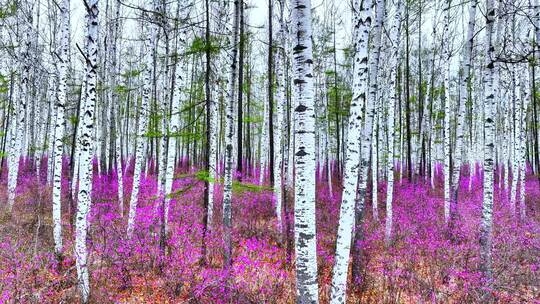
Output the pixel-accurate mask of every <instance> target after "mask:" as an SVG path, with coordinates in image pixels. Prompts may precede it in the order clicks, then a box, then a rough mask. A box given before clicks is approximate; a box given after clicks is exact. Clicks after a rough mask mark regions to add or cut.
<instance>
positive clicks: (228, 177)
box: [223, 0, 240, 267]
mask: <svg viewBox="0 0 540 304" xmlns="http://www.w3.org/2000/svg"><path fill="white" fill-rule="evenodd" d="M239 15H240V4H239V3H238V0H235V1H234V19H233V32H232V35H233V37H232V44H231V45H230V47H231V50H230V53H229V56H230V58H229V60H230V64H231V71H230V75H229V80H228V87H227V104H226V108H225V116H226V121H225V123H226V124H225V170H224V181H223V227H224V228H223V229H224V233H223V238H224V243H225V250H224V261H225V267H230V265H231V258H232V256H231V255H232V248H231V246H232V244H231V232H232V231H231V230H232V182H233V175H232V174H233V139H234V133H235V132H234V131H235V123H234V115H233V113H234V104H235V98H236V94H235V92H236V90H235V88H236V78H237V77H236V71H237V66H236V64H237V62H236V61H237V59H236V57H237V53H238V38H239V37H238V28H239Z"/></svg>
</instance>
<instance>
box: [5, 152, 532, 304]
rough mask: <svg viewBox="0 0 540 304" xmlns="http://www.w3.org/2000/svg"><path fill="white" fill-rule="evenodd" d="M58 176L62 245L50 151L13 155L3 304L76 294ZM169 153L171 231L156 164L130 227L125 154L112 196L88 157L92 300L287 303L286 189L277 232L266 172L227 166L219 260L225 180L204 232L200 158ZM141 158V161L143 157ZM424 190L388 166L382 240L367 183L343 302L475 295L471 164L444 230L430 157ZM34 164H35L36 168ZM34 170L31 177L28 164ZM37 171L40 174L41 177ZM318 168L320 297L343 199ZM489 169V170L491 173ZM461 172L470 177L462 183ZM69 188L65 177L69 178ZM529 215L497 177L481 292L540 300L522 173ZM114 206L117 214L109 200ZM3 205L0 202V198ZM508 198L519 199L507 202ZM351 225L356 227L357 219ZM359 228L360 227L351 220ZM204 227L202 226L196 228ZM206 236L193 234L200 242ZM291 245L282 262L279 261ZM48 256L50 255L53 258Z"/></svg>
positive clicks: (381, 195) (325, 290) (65, 196)
mask: <svg viewBox="0 0 540 304" xmlns="http://www.w3.org/2000/svg"><path fill="white" fill-rule="evenodd" d="M63 163H64V168H63V179H62V204H63V207H62V208H63V240H64V252H65V254H64V257H63V259H62V260H61V261H58V260H57V259H56V258H55V256H54V254H53V253H52V252H53V241H52V206H51V205H52V204H51V197H52V191H51V186H50V184H49V183H47V168H46V166H47V161H46V159H43V160H42V161H41V163H40V167H39V168H37V167H36V166H35V165H34V164H35V162H33V161H32V160H30V159H24V160H21V174H20V176H19V180H18V187H17V198H16V203H15V207H14V210H13V213H12V214H11V215H9V214H8V213H7V212H6V211H5V210H2V215H1V216H0V303H37V302H42V303H59V302H64V303H66V302H67V303H73V302H76V301H77V299H78V292H77V278H76V271H75V267H74V265H75V260H74V259H75V257H74V255H73V237H74V236H73V233H74V227H72V226H71V221H70V218H71V217H72V216H73V214H74V213H75V212H76V198H72V197H71V184H70V182H69V179H68V178H67V177H68V176H69V174H70V168H69V159H65V160H64V162H63ZM187 163H188V162H187V159H180V160H179V164H178V166H177V172H176V173H175V175H176V177H177V178H176V179H175V180H174V183H173V192H174V193H175V194H174V195H172V197H171V201H170V214H169V224H170V229H169V231H168V237H167V240H166V243H165V244H163V243H162V241H163V240H162V239H161V233H160V232H161V214H162V210H163V209H162V208H163V204H162V203H163V201H162V197H161V196H160V195H159V193H157V189H158V184H157V172H156V165H155V162H151V163H150V165H149V166H148V171H147V172H145V173H144V174H143V175H142V178H141V183H140V185H139V186H140V194H139V197H138V207H137V217H136V226H135V233H134V236H133V238H132V239H127V237H126V228H127V227H126V226H127V212H128V209H129V200H130V193H131V190H132V188H133V185H132V183H133V160H129V161H127V162H126V163H125V164H124V175H123V178H124V179H123V186H124V202H119V201H118V177H117V174H116V172H115V171H114V170H113V172H98V164H97V161H95V163H94V179H93V189H92V210H91V213H90V215H89V223H90V224H89V229H90V230H89V235H88V239H87V244H88V248H89V268H90V271H91V272H90V274H91V280H90V282H91V289H92V301H94V302H95V303H189V302H193V303H293V302H294V301H295V297H296V295H295V271H294V269H295V268H294V239H293V238H294V233H293V232H294V231H293V227H294V203H293V193H292V192H293V191H292V189H286V196H285V202H284V212H283V218H284V219H286V220H284V222H283V225H284V227H283V230H282V231H278V230H277V220H276V216H275V198H274V197H273V194H272V192H271V188H270V187H269V186H268V178H266V179H265V183H264V185H262V186H258V183H259V175H258V170H259V169H258V168H254V170H253V171H255V172H254V173H253V174H245V173H244V174H243V175H242V176H240V175H237V176H236V177H237V178H240V177H241V179H242V185H244V186H243V187H237V188H235V191H234V194H233V202H232V204H233V235H232V240H233V261H232V267H231V268H230V269H227V268H223V259H222V254H223V240H222V233H223V230H222V225H221V221H222V206H221V200H222V197H223V191H222V188H221V185H220V184H219V183H216V184H215V188H214V189H215V191H214V206H215V208H214V217H213V221H212V223H211V229H210V230H208V231H206V232H205V231H204V221H203V219H204V215H205V214H206V213H205V207H204V202H203V194H204V182H203V181H201V180H200V179H198V178H197V175H196V173H197V172H198V170H197V168H195V167H193V166H190V165H187ZM145 169H146V168H145ZM436 169H437V170H436V172H439V173H438V174H437V175H436V177H435V180H434V182H435V188H434V189H432V188H431V186H430V181H429V179H428V178H426V180H422V179H419V180H417V181H416V183H415V184H411V183H408V182H407V181H406V180H405V179H404V180H403V183H400V182H399V175H398V174H396V177H398V178H397V179H396V184H395V190H394V191H395V192H394V226H393V233H394V234H393V238H392V243H391V244H390V246H387V245H386V244H385V242H384V221H385V205H384V204H385V196H386V184H385V183H384V182H383V181H380V182H379V189H377V190H378V191H377V193H378V199H379V206H378V207H379V208H378V210H379V214H378V215H377V218H374V217H373V215H372V206H371V203H372V202H371V193H372V191H373V189H369V191H368V194H367V199H366V203H365V210H364V216H365V220H364V221H363V223H362V225H363V226H362V227H361V228H362V231H363V238H362V239H361V240H360V241H359V242H357V243H355V246H354V250H361V251H362V260H361V263H362V265H361V267H360V269H361V270H362V272H361V275H360V277H359V278H352V276H351V278H350V281H349V289H348V292H349V295H350V296H349V299H350V302H351V303H358V302H361V303H365V302H366V303H381V302H382V303H427V302H430V303H457V302H462V303H481V302H482V298H481V295H482V291H483V289H482V288H484V287H483V286H485V284H483V280H484V278H483V277H482V275H481V273H480V272H479V271H478V264H479V244H478V234H479V225H480V216H481V205H482V176H481V172H480V171H478V174H476V175H474V176H472V178H471V179H469V176H468V172H469V170H468V168H464V170H463V171H462V174H463V175H462V176H463V178H461V183H460V187H459V201H458V217H457V223H456V225H455V228H454V230H453V231H452V237H451V238H449V237H448V236H449V234H448V230H447V228H446V226H445V224H444V220H443V204H444V203H443V191H442V187H443V177H442V176H441V172H442V169H441V167H440V166H438V168H436ZM38 170H39V171H38ZM6 171H7V170H3V171H2V172H1V173H0V178H1V179H0V199H1V200H2V201H6V197H7V194H6V188H7V185H6V183H7V181H6V180H7V173H6ZM38 172H39V175H38ZM38 176H39V178H38ZM321 176H322V177H321V178H318V179H317V189H318V190H317V203H316V206H317V209H316V218H317V255H318V267H319V288H320V295H321V302H322V303H326V302H327V300H328V296H329V291H330V284H331V278H332V267H333V264H334V254H335V253H334V246H335V239H336V232H337V223H338V216H339V206H340V202H341V189H340V184H339V177H337V176H333V185H332V191H330V189H329V187H328V182H327V180H326V176H327V174H326V172H323V173H322V174H321ZM496 176H497V174H496ZM469 182H472V185H471V189H472V190H471V191H469ZM74 186H76V185H74ZM525 189H526V205H527V210H526V213H527V218H526V219H525V220H524V221H521V220H519V218H514V217H513V216H512V215H511V214H510V212H509V199H508V195H509V194H508V192H509V191H508V190H507V189H500V188H499V185H498V181H497V180H496V182H495V206H494V209H495V212H494V239H493V268H494V282H493V284H492V285H491V286H492V287H491V289H490V290H489V292H490V293H491V294H492V295H493V298H494V299H495V300H496V301H497V302H498V303H538V302H535V301H538V299H539V298H540V281H539V280H538V278H539V277H540V207H539V206H540V187H539V184H538V180H537V178H536V177H534V176H529V177H528V178H527V182H526V185H525ZM121 203H123V204H124V216H122V215H121V214H120V204H121ZM2 208H5V205H2ZM518 208H519V207H518ZM359 228H360V227H359ZM359 228H357V229H359ZM203 235H205V238H204V240H203ZM203 244H204V245H203ZM291 256H292V260H289V259H290V258H291ZM59 262H60V263H61V264H59Z"/></svg>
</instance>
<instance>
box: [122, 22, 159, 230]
mask: <svg viewBox="0 0 540 304" xmlns="http://www.w3.org/2000/svg"><path fill="white" fill-rule="evenodd" d="M148 31H149V32H148V34H147V37H146V39H144V44H145V49H146V53H145V55H144V61H145V64H146V66H145V68H144V71H143V75H144V76H143V88H142V90H143V92H142V101H141V107H140V109H139V123H138V129H137V148H136V151H135V170H134V171H133V190H132V191H131V198H130V200H129V215H128V226H127V235H128V238H131V237H132V236H133V231H134V229H135V217H136V213H137V203H138V195H139V183H140V180H141V173H142V169H143V166H144V163H143V162H144V160H145V153H146V142H147V139H146V137H145V134H146V131H147V128H148V106H149V103H150V92H151V90H152V89H151V86H152V84H151V79H152V66H153V64H154V60H153V52H152V50H154V49H155V45H156V28H155V26H154V25H151V28H150V29H148Z"/></svg>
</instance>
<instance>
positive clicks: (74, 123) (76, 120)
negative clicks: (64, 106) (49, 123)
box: [68, 115, 78, 125]
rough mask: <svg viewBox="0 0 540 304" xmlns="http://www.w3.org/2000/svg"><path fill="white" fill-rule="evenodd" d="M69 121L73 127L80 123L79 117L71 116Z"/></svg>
mask: <svg viewBox="0 0 540 304" xmlns="http://www.w3.org/2000/svg"><path fill="white" fill-rule="evenodd" d="M68 119H69V122H70V123H71V124H72V125H76V124H77V122H78V119H77V115H71V116H70V117H69V118H68Z"/></svg>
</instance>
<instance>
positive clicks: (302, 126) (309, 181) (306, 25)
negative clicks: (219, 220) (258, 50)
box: [290, 0, 319, 304]
mask: <svg viewBox="0 0 540 304" xmlns="http://www.w3.org/2000/svg"><path fill="white" fill-rule="evenodd" d="M290 4H291V7H292V31H291V34H292V37H291V38H292V45H293V49H292V51H293V52H292V53H293V70H294V74H293V87H294V88H293V91H294V125H295V130H294V136H295V137H294V140H295V147H294V149H295V151H296V152H295V153H294V156H295V158H294V166H295V174H296V176H295V185H294V200H295V202H294V239H295V252H296V302H297V303H299V304H308V303H309V304H311V303H318V302H319V290H318V284H317V255H316V250H317V248H316V247H317V246H316V245H317V239H316V229H315V178H316V173H317V172H316V160H315V112H314V109H313V107H314V105H315V102H314V89H313V58H312V56H313V50H312V42H311V1H310V0H291V3H290Z"/></svg>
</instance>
